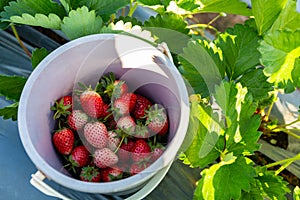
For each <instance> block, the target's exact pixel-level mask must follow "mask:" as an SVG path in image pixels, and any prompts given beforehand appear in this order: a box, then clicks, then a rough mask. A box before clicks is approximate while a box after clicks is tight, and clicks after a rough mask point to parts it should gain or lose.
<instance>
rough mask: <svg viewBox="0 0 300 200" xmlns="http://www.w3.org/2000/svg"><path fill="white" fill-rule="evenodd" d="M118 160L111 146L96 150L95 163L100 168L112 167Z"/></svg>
mask: <svg viewBox="0 0 300 200" xmlns="http://www.w3.org/2000/svg"><path fill="white" fill-rule="evenodd" d="M118 161H119V159H118V156H117V155H116V154H115V153H114V152H113V151H112V150H110V149H109V148H103V149H97V150H96V151H95V152H94V163H95V165H96V166H97V167H99V168H106V167H111V166H113V165H115V164H116V163H118Z"/></svg>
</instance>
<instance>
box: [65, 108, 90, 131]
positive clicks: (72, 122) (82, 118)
mask: <svg viewBox="0 0 300 200" xmlns="http://www.w3.org/2000/svg"><path fill="white" fill-rule="evenodd" d="M67 121H68V125H69V126H70V128H71V129H73V130H80V129H81V128H82V127H83V126H84V125H85V124H86V123H87V121H88V116H87V114H85V113H84V112H83V111H81V110H73V111H72V113H71V114H70V115H69V116H68V118H67Z"/></svg>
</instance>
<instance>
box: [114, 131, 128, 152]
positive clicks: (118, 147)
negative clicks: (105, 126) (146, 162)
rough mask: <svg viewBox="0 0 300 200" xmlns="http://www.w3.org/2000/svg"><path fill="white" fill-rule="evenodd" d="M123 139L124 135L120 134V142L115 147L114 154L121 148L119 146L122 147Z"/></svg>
mask: <svg viewBox="0 0 300 200" xmlns="http://www.w3.org/2000/svg"><path fill="white" fill-rule="evenodd" d="M124 139H125V134H122V138H121V141H120V143H119V145H118V146H117V148H116V150H115V151H114V153H117V152H118V150H119V149H120V147H121V145H122V143H123V141H124Z"/></svg>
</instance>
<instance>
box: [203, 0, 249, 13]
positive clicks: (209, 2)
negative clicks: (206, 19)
mask: <svg viewBox="0 0 300 200" xmlns="http://www.w3.org/2000/svg"><path fill="white" fill-rule="evenodd" d="M247 6H248V5H247V4H246V3H245V2H242V1H240V0H202V1H201V2H200V7H199V11H198V12H200V13H203V12H214V13H221V12H225V13H228V14H237V15H245V16H250V15H251V14H252V12H251V9H249V8H247Z"/></svg>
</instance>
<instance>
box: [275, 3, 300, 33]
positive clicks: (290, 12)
mask: <svg viewBox="0 0 300 200" xmlns="http://www.w3.org/2000/svg"><path fill="white" fill-rule="evenodd" d="M299 22H300V13H299V12H297V11H296V2H295V1H293V0H288V2H287V4H286V6H285V7H284V9H283V10H282V11H281V13H280V15H279V16H278V18H277V19H276V21H275V22H274V23H273V25H272V27H271V29H270V31H275V30H284V29H288V30H292V31H295V30H297V29H299V28H300V23H299Z"/></svg>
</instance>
